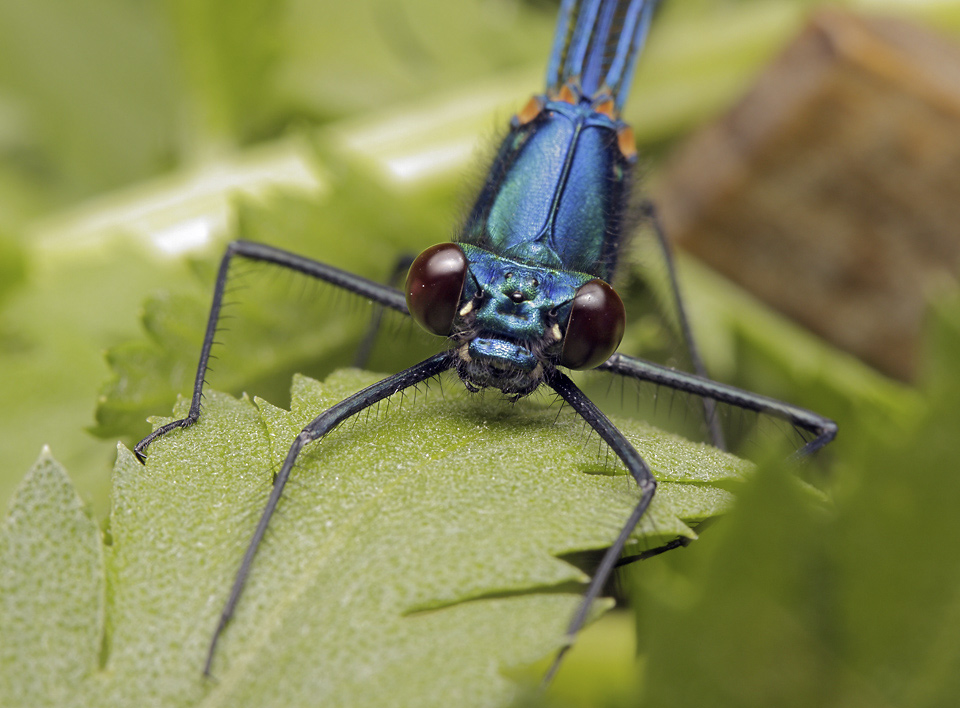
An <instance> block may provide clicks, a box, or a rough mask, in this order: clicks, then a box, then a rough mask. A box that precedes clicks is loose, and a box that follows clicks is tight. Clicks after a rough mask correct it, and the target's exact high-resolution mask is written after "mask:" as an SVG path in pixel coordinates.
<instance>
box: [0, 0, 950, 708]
mask: <svg viewBox="0 0 960 708" xmlns="http://www.w3.org/2000/svg"><path fill="white" fill-rule="evenodd" d="M822 4H825V3H820V2H814V1H812V0H806V1H804V0H683V1H682V2H680V1H676V0H674V1H673V2H668V3H666V7H665V8H664V9H663V11H662V13H661V16H660V18H659V19H658V23H657V26H656V28H655V31H654V32H653V34H652V36H651V41H650V44H649V47H648V50H647V52H646V54H645V56H644V58H643V60H642V61H641V66H640V68H639V70H638V72H637V77H636V83H635V86H634V89H633V93H632V100H631V102H630V104H629V106H628V109H627V111H626V115H625V117H626V119H627V120H628V121H629V122H631V123H632V124H633V126H634V128H635V132H636V135H637V138H638V142H639V143H640V151H641V154H642V155H644V159H645V162H644V169H645V171H646V172H647V173H648V174H649V176H650V178H651V179H652V180H655V179H656V171H657V165H658V164H659V162H660V160H661V159H662V158H663V157H664V156H665V155H668V154H669V152H670V150H671V147H672V146H674V145H675V144H676V143H677V142H678V141H680V140H682V139H683V137H684V135H686V134H688V133H689V132H690V131H691V130H693V129H695V128H696V127H697V126H699V125H702V124H703V123H704V122H706V121H708V120H709V119H710V118H711V117H713V116H715V115H717V114H718V113H720V112H721V111H723V109H724V108H726V107H728V106H730V105H731V104H732V103H733V102H734V101H735V100H736V99H737V98H738V97H739V96H740V95H742V92H743V91H744V90H745V89H746V88H747V87H748V86H749V85H750V82H751V80H752V78H753V77H755V76H756V74H757V72H759V71H760V70H761V69H762V67H763V66H764V65H765V63H766V62H768V61H769V60H770V59H771V58H772V57H774V56H775V55H776V53H777V52H778V50H779V49H781V48H782V47H783V46H784V44H785V43H786V42H787V41H788V40H789V39H790V38H791V37H792V36H794V35H795V34H796V32H797V31H798V30H799V29H800V28H801V27H802V26H803V24H804V22H805V19H806V17H807V16H808V15H809V13H810V12H811V11H812V9H813V8H815V7H816V6H819V5H822ZM830 4H832V5H839V6H845V7H849V8H853V9H857V10H864V11H884V12H891V13H898V14H902V15H905V16H908V17H911V18H914V19H916V20H917V21H919V22H922V23H926V24H928V25H930V26H933V27H936V28H938V29H939V30H940V31H942V32H945V33H948V34H954V35H955V34H957V33H958V32H960V2H955V1H950V2H947V1H943V0H941V1H939V2H932V1H929V2H925V1H924V0H901V1H900V2H894V1H893V0H886V1H884V0H872V1H868V0H860V1H859V2H854V1H853V0H851V1H850V2H834V3H830ZM555 12H556V5H555V4H554V3H551V2H547V1H546V0H530V1H528V2H520V1H519V0H461V1H460V2H457V3H450V2H443V1H442V0H409V1H403V2H400V1H397V0H393V1H387V0H369V1H366V2H354V3H334V2H319V1H313V2H311V1H309V0H288V1H287V2H275V1H266V0H265V1H262V2H246V3H231V2H223V1H220V0H202V1H197V0H193V1H191V2H187V1H186V0H167V1H163V0H157V1H154V2H129V1H124V0H84V1H83V2H78V1H76V0H66V1H65V0H34V1H33V2H30V3H24V2H15V1H14V0H0V450H2V451H3V453H4V454H3V460H4V462H3V465H2V468H0V502H2V503H3V504H4V506H5V505H6V503H7V500H8V499H9V498H10V496H11V495H12V493H13V491H14V490H15V488H16V485H17V483H18V481H19V480H20V478H21V477H22V476H23V474H24V473H25V472H26V470H27V469H28V468H29V466H30V464H31V463H32V462H33V460H34V459H35V458H36V456H37V454H38V453H39V451H40V449H41V446H42V445H44V444H48V445H50V446H51V447H52V449H53V452H54V454H55V455H56V456H57V458H58V459H59V460H60V461H61V462H62V463H63V464H64V465H65V466H66V468H67V469H68V470H70V472H71V475H72V476H73V478H74V481H75V483H76V484H77V486H78V488H79V490H80V492H81V494H82V495H83V497H84V498H85V499H87V500H89V503H90V505H91V507H92V509H93V512H94V513H95V514H96V515H97V517H98V518H103V517H104V516H105V514H106V512H107V509H108V504H109V501H108V499H109V496H108V495H109V486H110V480H109V474H108V470H109V469H110V466H111V464H112V460H113V457H114V455H115V446H116V441H117V440H118V439H121V440H123V441H125V442H127V443H128V444H130V443H132V442H134V441H135V440H136V439H137V438H138V437H139V436H141V435H142V434H143V433H144V432H145V431H146V430H148V426H147V424H146V423H145V422H144V419H145V418H146V416H148V415H162V414H166V413H167V412H168V411H169V410H170V407H171V405H172V404H173V402H174V399H175V396H176V395H177V394H178V393H179V394H186V393H187V392H188V390H189V384H188V383H187V382H189V381H190V380H191V379H192V372H191V371H190V369H191V367H192V366H194V362H195V357H196V352H197V351H198V343H199V337H200V335H201V328H202V321H203V318H204V316H205V309H206V307H207V301H208V298H209V289H210V283H211V282H212V272H213V268H214V267H215V265H216V261H217V258H218V255H219V252H220V250H221V248H222V244H223V243H224V242H225V241H226V240H228V239H229V238H231V237H234V236H237V235H241V236H243V237H245V238H255V239H259V240H263V241H266V242H269V243H271V244H274V245H279V246H283V247H286V248H290V249H292V250H296V251H299V252H303V253H305V254H308V255H311V256H314V257H316V258H319V259H321V260H324V261H327V262H329V263H332V264H334V265H337V266H340V267H344V268H347V269H350V270H353V271H356V272H359V273H362V274H364V275H367V276H369V277H373V278H377V279H381V280H382V279H384V278H385V277H386V276H387V274H388V273H389V271H390V264H391V263H392V262H393V260H394V259H395V258H396V256H397V255H398V254H400V253H402V252H406V251H410V250H414V251H415V250H417V249H418V248H421V247H423V246H425V245H428V244H431V243H434V242H438V241H443V240H446V239H447V238H449V236H450V235H451V234H452V233H453V232H454V230H455V228H456V224H457V222H458V219H459V217H460V215H461V214H462V213H463V211H464V209H465V206H466V205H467V203H468V202H469V199H470V195H471V189H473V188H474V187H475V185H476V182H477V179H478V175H479V168H477V167H476V166H475V162H476V160H477V158H478V157H480V158H481V160H482V157H483V156H484V155H486V154H487V153H488V152H489V150H490V146H491V144H492V143H493V141H494V139H495V137H496V135H498V133H499V131H500V130H501V129H502V126H504V125H505V124H506V120H507V119H508V118H509V116H510V115H511V114H512V112H513V111H515V110H516V109H517V108H518V107H519V106H521V105H522V104H523V103H524V102H525V101H526V99H527V97H528V96H529V94H530V93H531V92H534V91H537V90H539V89H540V87H541V84H542V74H543V71H544V62H545V59H546V56H547V52H548V49H549V43H550V38H551V33H552V28H553V22H554V16H555ZM681 266H682V269H683V271H684V274H685V275H689V276H690V279H689V282H685V286H686V287H687V289H688V295H689V296H690V300H691V308H692V310H693V315H694V318H695V319H696V318H697V312H698V304H697V302H698V297H701V298H706V297H709V298H710V299H711V300H712V301H719V302H721V303H726V305H725V307H726V310H725V312H724V314H723V315H722V317H720V324H719V325H718V324H716V323H714V324H711V325H710V326H709V327H706V328H705V330H704V332H703V336H704V338H705V341H704V342H703V346H704V349H705V353H706V355H707V357H708V360H709V364H710V365H711V367H712V369H713V370H714V372H715V373H716V374H717V375H718V376H719V377H720V378H722V379H724V380H728V381H731V382H734V383H737V384H739V385H743V386H745V387H747V388H751V389H755V390H759V391H762V392H763V393H765V394H768V395H772V396H777V397H780V398H785V399H788V400H791V401H795V402H798V403H801V404H803V405H807V406H809V407H811V408H814V409H816V410H818V411H821V412H823V413H825V414H827V415H830V416H831V417H834V418H836V419H837V420H839V421H840V422H841V425H842V426H843V427H842V429H843V430H844V433H843V434H842V437H841V439H840V440H838V442H837V445H836V448H835V450H834V451H833V452H831V453H829V456H830V457H832V456H836V457H838V458H841V459H846V460H847V462H846V464H847V465H848V466H856V464H854V463H853V462H851V460H852V459H854V457H846V458H844V456H845V455H849V456H855V455H856V454H859V453H858V452H857V450H860V449H861V448H862V447H863V438H858V437H857V435H856V434H851V435H849V436H848V435H847V433H846V431H847V430H850V429H853V430H857V429H859V428H860V427H861V426H862V427H863V428H864V429H866V428H867V427H869V426H870V425H873V426H875V427H876V428H877V429H879V428H880V427H882V426H887V429H889V427H890V426H893V425H897V424H899V423H901V422H902V421H903V420H906V419H909V420H912V421H916V420H919V419H920V417H919V416H921V414H920V413H918V412H917V411H919V410H920V409H924V410H925V408H924V405H925V403H924V400H925V399H924V398H923V396H922V394H918V393H917V392H916V391H914V390H912V389H909V388H907V387H905V386H902V385H900V384H896V383H893V382H891V381H888V380H887V379H885V378H883V377H881V376H880V375H878V374H876V373H875V372H873V371H872V370H870V369H868V368H867V367H865V366H863V365H862V364H860V363H859V362H857V361H855V360H853V359H852V358H851V357H849V356H847V355H844V354H840V353H838V352H835V351H833V350H832V349H830V348H829V347H828V346H826V345H824V344H822V343H820V342H818V341H816V340H815V339H814V338H813V337H811V336H809V335H807V334H806V333H804V332H803V331H801V330H799V329H798V328H796V327H794V326H793V325H791V324H790V323H788V322H786V321H783V320H782V318H779V317H778V316H776V315H774V314H772V313H770V312H769V311H768V310H766V309H765V308H764V307H763V306H762V305H761V304H759V303H756V302H753V301H752V300H750V299H749V298H747V297H746V296H744V295H743V294H742V293H740V292H739V291H736V290H735V289H733V288H731V287H730V286H729V285H727V284H725V283H723V282H722V281H718V280H717V279H716V278H715V277H714V276H711V274H709V273H707V272H701V271H702V268H700V267H698V266H697V265H696V264H693V263H682V264H681ZM632 282H633V281H632V279H631V280H630V283H632ZM630 287H632V285H629V286H628V294H627V297H628V298H629V297H631V295H630V293H631V292H633V291H632V290H630V289H629V288H630ZM269 288H270V293H271V294H270V295H269V296H264V299H265V302H257V303H254V304H253V305H247V306H246V307H248V308H249V309H248V310H245V311H244V316H245V318H246V320H247V321H248V322H250V326H249V327H248V330H249V331H247V332H245V333H243V334H238V335H236V337H237V341H236V342H235V344H236V347H235V348H231V349H230V351H231V357H230V358H231V359H233V361H225V362H224V363H223V365H222V367H221V365H220V364H218V366H217V370H216V371H215V376H216V377H217V378H215V379H214V381H213V383H214V385H215V386H216V387H217V388H223V389H226V390H231V391H233V392H238V391H239V390H248V391H251V392H256V393H258V394H261V395H264V396H265V397H267V398H269V399H270V400H272V401H274V402H277V403H283V397H284V396H285V395H286V394H285V391H286V387H287V385H288V383H289V377H290V375H291V374H292V373H293V372H294V371H305V372H307V373H312V374H316V375H322V374H323V373H325V372H327V371H329V370H331V369H332V368H335V367H336V366H343V365H348V364H349V363H350V359H351V352H352V350H353V347H354V346H355V342H356V340H357V337H358V336H359V334H360V328H361V325H362V322H363V321H364V320H365V318H366V316H367V315H366V312H367V311H366V310H365V309H363V308H362V307H358V306H356V305H353V304H350V303H345V304H344V308H345V311H346V314H344V315H341V316H340V317H339V319H337V318H333V319H330V318H329V317H328V312H329V311H330V310H332V309H335V308H336V307H337V306H339V304H341V303H343V299H342V298H341V299H337V297H336V296H335V295H331V294H329V293H321V294H320V301H319V304H314V303H312V302H310V299H311V297H312V295H311V293H307V294H304V293H303V292H302V291H301V288H300V285H299V284H297V283H293V284H291V283H290V282H286V281H283V282H279V283H273V284H271V285H270V286H269ZM291 292H292V293H294V294H295V297H294V302H295V305H294V306H293V307H285V306H284V305H283V304H282V303H284V302H287V301H288V300H289V298H288V296H289V295H290V293H291ZM637 297H639V295H638V296H637ZM715 309H716V308H715V307H714V310H715ZM358 312H359V313H361V316H357V313H358ZM278 313H279V314H278ZM712 314H714V313H712ZM358 323H360V324H358ZM648 332H649V327H648V326H647V324H646V323H644V322H641V321H637V322H635V323H634V324H633V325H632V329H631V330H630V331H629V332H628V335H627V340H626V341H627V343H628V344H637V343H638V342H639V340H640V339H642V338H643V336H644V335H645V334H646V333H648ZM771 332H774V333H775V334H771ZM291 333H292V334H291ZM402 337H403V338H404V345H403V347H402V354H401V356H400V358H399V364H402V363H405V362H407V361H408V360H412V359H413V358H414V357H415V356H416V355H417V354H418V353H419V352H421V351H427V350H429V349H430V347H431V346H435V344H433V343H431V342H430V341H420V340H418V339H417V338H416V337H415V336H408V335H407V334H403V333H402ZM407 340H410V341H409V342H408V341H407ZM276 341H283V342H284V346H283V347H281V348H280V351H279V352H278V351H277V347H276V346H275V342H276ZM637 346H639V344H637ZM231 347H232V345H231ZM105 352H109V355H108V356H107V357H105V356H104V353H105ZM234 352H236V353H235V354H234ZM388 354H389V356H388ZM394 354H396V352H383V351H380V352H378V353H377V354H375V356H374V359H373V361H372V368H374V369H381V370H386V369H388V368H391V367H396V366H398V360H397V359H395V358H394V356H393V355H394ZM225 359H227V357H225ZM910 416H914V417H913V418H910ZM916 425H919V424H916ZM841 466H842V464H841ZM717 543H719V541H718V542H717ZM644 567H647V566H646V565H645V566H644ZM679 572H680V571H677V570H675V569H671V566H670V565H669V561H668V565H665V566H663V569H661V570H660V571H650V574H651V575H653V576H655V577H660V578H661V579H662V580H663V583H665V584H670V583H674V584H676V583H677V582H681V581H679V580H677V577H678V576H676V575H675V573H679ZM658 573H659V575H658ZM645 592H647V593H648V594H649V593H650V592H654V594H655V591H651V590H650V589H649V587H648V588H647V590H646V591H645ZM617 622H618V621H617V620H614V623H613V624H609V625H608V627H610V629H609V630H603V631H609V632H611V634H610V635H602V636H605V637H606V638H605V639H604V638H602V639H599V640H596V641H594V643H593V644H592V645H591V644H590V640H589V638H588V641H587V642H586V643H585V645H586V646H587V647H591V646H592V650H585V649H583V648H580V649H578V652H577V655H580V656H583V657H584V658H583V659H582V660H581V661H584V662H587V664H586V665H587V666H588V667H589V669H588V670H587V671H586V675H590V676H592V677H593V679H592V681H587V680H586V679H576V680H571V682H572V683H576V684H577V687H571V686H568V688H569V689H570V690H572V691H573V695H574V697H573V698H570V699H569V700H572V701H574V704H583V705H603V704H604V702H605V701H607V700H609V701H614V702H616V701H617V700H621V699H622V700H624V701H627V704H629V700H630V699H629V698H623V696H631V695H632V691H633V688H632V687H633V681H634V677H633V662H632V659H631V658H629V657H630V645H631V643H632V640H631V639H630V636H629V635H630V634H631V633H630V632H625V631H624V629H623V627H624V622H629V620H623V619H621V620H619V623H617ZM610 637H615V639H610ZM625 648H626V649H625ZM605 650H609V652H611V653H612V654H613V658H610V657H608V656H606V654H605ZM624 657H627V658H626V659H624ZM591 661H592V662H594V663H593V664H591V663H589V662H591ZM586 684H590V686H592V688H589V689H584V691H583V693H584V697H582V698H577V697H576V694H577V691H578V690H580V689H579V686H581V685H586ZM625 687H626V688H625ZM607 695H609V696H612V698H602V697H601V698H598V696H607ZM618 696H620V698H617V697H618ZM577 701H579V703H578V702H577Z"/></svg>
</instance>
